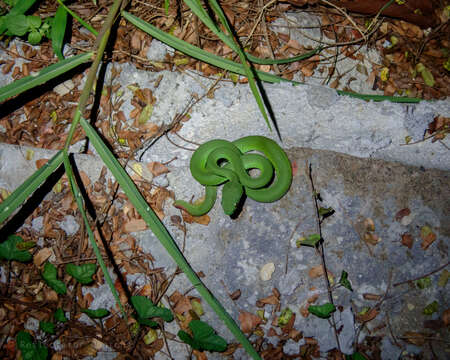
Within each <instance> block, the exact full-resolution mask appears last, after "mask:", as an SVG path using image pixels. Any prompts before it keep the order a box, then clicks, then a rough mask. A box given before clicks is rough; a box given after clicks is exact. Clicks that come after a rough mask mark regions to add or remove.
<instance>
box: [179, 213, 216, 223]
mask: <svg viewBox="0 0 450 360" xmlns="http://www.w3.org/2000/svg"><path fill="white" fill-rule="evenodd" d="M182 216H183V220H184V222H186V223H188V224H192V223H197V224H200V225H205V226H206V225H208V224H209V222H210V221H211V218H210V217H209V215H208V214H205V215H202V216H192V215H191V214H189V213H188V212H186V211H182Z"/></svg>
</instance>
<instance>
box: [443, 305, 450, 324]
mask: <svg viewBox="0 0 450 360" xmlns="http://www.w3.org/2000/svg"><path fill="white" fill-rule="evenodd" d="M442 321H443V322H444V324H445V326H448V325H450V309H446V310H444V312H443V313H442Z"/></svg>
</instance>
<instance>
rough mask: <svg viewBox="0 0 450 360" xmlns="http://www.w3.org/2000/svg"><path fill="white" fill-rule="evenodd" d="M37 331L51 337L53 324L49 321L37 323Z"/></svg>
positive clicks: (53, 330)
mask: <svg viewBox="0 0 450 360" xmlns="http://www.w3.org/2000/svg"><path fill="white" fill-rule="evenodd" d="M39 329H41V330H42V331H43V332H45V333H47V334H50V335H53V334H54V333H55V324H54V323H52V322H51V321H39Z"/></svg>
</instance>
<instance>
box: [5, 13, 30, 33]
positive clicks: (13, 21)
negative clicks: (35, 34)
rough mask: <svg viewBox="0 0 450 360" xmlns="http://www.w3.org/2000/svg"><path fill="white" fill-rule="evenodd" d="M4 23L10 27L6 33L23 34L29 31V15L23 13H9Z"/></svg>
mask: <svg viewBox="0 0 450 360" xmlns="http://www.w3.org/2000/svg"><path fill="white" fill-rule="evenodd" d="M3 21H4V25H5V26H6V27H7V28H8V31H7V32H6V35H9V36H12V35H16V36H23V35H25V34H26V33H27V31H28V22H27V17H26V16H25V15H23V14H20V15H12V14H11V13H9V14H8V15H6V16H5V18H4V20H3Z"/></svg>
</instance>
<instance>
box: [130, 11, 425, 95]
mask: <svg viewBox="0 0 450 360" xmlns="http://www.w3.org/2000/svg"><path fill="white" fill-rule="evenodd" d="M122 16H123V17H124V18H125V19H126V20H128V21H129V22H131V23H132V24H133V25H135V26H136V27H138V28H139V29H141V30H142V31H145V32H146V33H148V34H149V35H151V36H152V37H154V38H156V39H158V40H159V41H161V42H163V43H165V44H167V45H169V46H171V47H173V48H174V49H176V50H178V51H181V52H182V53H184V54H186V55H189V56H192V57H193V58H196V59H198V60H201V61H204V62H206V63H208V64H211V65H213V66H217V67H218V68H221V69H224V70H228V71H230V72H232V73H235V74H239V75H243V76H245V75H246V73H245V71H244V67H243V65H242V64H239V63H236V62H234V61H232V60H228V59H224V58H222V57H220V56H217V55H214V54H211V53H209V52H207V51H205V50H203V49H200V48H198V47H196V46H194V45H191V44H189V43H187V42H185V41H183V40H180V39H178V38H177V37H175V36H173V35H170V34H168V33H166V32H164V31H162V30H160V29H158V28H157V27H156V26H154V25H152V24H149V23H147V22H145V21H144V20H142V19H140V18H138V17H136V16H134V15H132V14H130V13H128V12H126V11H122ZM255 75H256V76H257V77H258V79H259V80H261V81H267V82H270V83H280V82H282V81H283V82H289V83H291V84H295V85H303V84H304V83H301V82H298V81H292V80H287V79H283V78H281V77H279V76H276V75H273V74H269V73H267V72H264V71H259V70H257V71H256V73H255ZM337 93H338V94H339V95H348V96H352V97H356V98H358V99H363V100H373V101H385V100H389V101H392V102H396V103H418V102H420V101H421V99H418V98H408V97H400V96H384V95H370V94H359V93H352V92H348V91H342V90H337Z"/></svg>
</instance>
